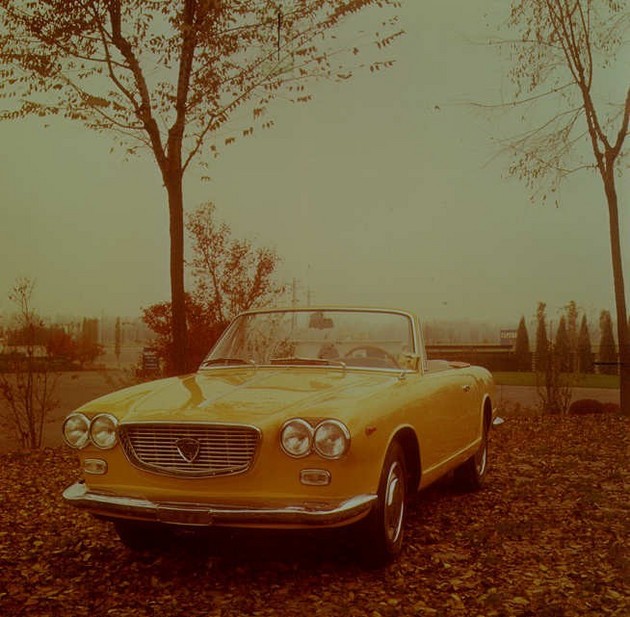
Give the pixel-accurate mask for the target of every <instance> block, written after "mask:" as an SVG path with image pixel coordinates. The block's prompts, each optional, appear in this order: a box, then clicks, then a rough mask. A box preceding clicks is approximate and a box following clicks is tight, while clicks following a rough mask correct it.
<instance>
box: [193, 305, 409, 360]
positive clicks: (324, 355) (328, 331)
mask: <svg viewBox="0 0 630 617" xmlns="http://www.w3.org/2000/svg"><path fill="white" fill-rule="evenodd" d="M414 353H416V350H415V344H414V337H413V327H412V320H411V318H410V317H409V316H408V315H406V314H404V313H396V312H387V311H355V310H312V309H311V310H286V311H269V312H260V313H249V314H244V315H241V316H240V317H238V318H237V319H236V320H234V322H233V323H232V324H231V326H230V327H229V328H228V330H227V331H226V332H225V334H224V335H223V337H222V338H221V339H220V340H219V342H218V343H217V344H216V346H215V347H214V348H213V349H212V351H211V352H210V354H209V355H208V357H207V358H206V359H205V361H204V362H203V363H202V365H201V366H202V367H204V368H207V367H220V366H230V365H242V364H255V365H264V364H266V365H283V364H284V365H290V366H296V365H304V366H340V367H361V368H385V369H399V368H402V367H403V366H405V365H406V364H405V362H404V358H405V356H406V355H407V356H408V355H409V354H414Z"/></svg>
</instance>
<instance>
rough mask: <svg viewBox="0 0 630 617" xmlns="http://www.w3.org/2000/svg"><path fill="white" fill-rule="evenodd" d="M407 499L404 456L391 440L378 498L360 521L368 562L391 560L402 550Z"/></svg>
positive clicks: (376, 564) (397, 444) (372, 563)
mask: <svg viewBox="0 0 630 617" xmlns="http://www.w3.org/2000/svg"><path fill="white" fill-rule="evenodd" d="M406 500H407V476H406V469H405V455H404V452H403V449H402V447H401V445H400V444H399V443H398V442H396V441H395V442H393V443H392V444H391V446H390V447H389V450H388V451H387V456H386V457H385V463H384V464H383V469H382V471H381V478H380V482H379V488H378V499H377V501H376V504H375V505H374V508H373V509H372V512H370V514H369V515H368V517H367V518H366V519H365V521H364V522H363V533H362V534H361V540H362V542H363V545H362V551H363V554H364V556H365V557H366V560H367V561H368V563H370V564H371V565H375V566H380V565H384V564H386V563H387V562H389V561H391V560H392V559H393V558H394V557H396V555H398V554H399V553H400V551H401V549H402V544H403V536H404V525H405V516H406V507H407V504H406Z"/></svg>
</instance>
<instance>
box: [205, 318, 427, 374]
mask: <svg viewBox="0 0 630 617" xmlns="http://www.w3.org/2000/svg"><path fill="white" fill-rule="evenodd" d="M320 311H321V312H325V313H383V314H387V315H398V316H400V317H402V318H405V319H407V321H408V325H409V328H410V343H411V346H412V349H411V350H410V351H409V356H410V357H411V358H414V357H415V358H418V362H417V366H416V367H415V368H409V367H406V366H400V367H369V366H353V365H352V364H347V365H346V363H344V362H340V361H334V360H333V361H331V362H328V363H326V362H321V363H317V364H316V365H314V364H312V363H304V364H299V363H294V362H287V363H286V364H283V363H281V362H277V361H269V362H265V363H261V364H256V363H255V362H254V361H250V363H251V366H250V368H252V367H255V368H258V367H266V368H269V367H272V368H276V369H277V368H287V367H290V368H309V369H312V368H319V369H321V368H324V369H327V370H330V369H336V370H339V369H340V368H341V369H342V370H344V371H345V370H361V371H366V370H367V371H387V372H395V373H401V372H403V373H409V372H418V371H421V372H424V366H425V362H426V361H425V358H424V354H423V353H422V350H423V346H422V335H421V333H420V332H419V326H418V321H417V319H416V318H415V316H414V315H413V314H412V313H410V312H408V311H404V310H400V309H390V308H364V307H345V306H343V307H339V306H309V307H277V308H264V309H256V310H250V311H244V312H242V313H239V314H238V315H237V316H236V317H235V318H234V319H233V320H232V321H231V322H230V324H229V325H228V327H227V328H226V329H225V330H224V331H223V333H222V334H221V336H220V337H219V338H218V339H217V341H216V343H215V344H214V345H213V346H212V348H211V349H210V351H209V352H208V354H207V355H206V357H205V358H204V360H203V361H202V362H201V364H200V367H199V369H200V370H208V369H211V370H223V369H234V368H241V369H243V368H245V367H246V366H247V365H246V364H245V363H241V362H239V363H238V364H237V363H234V364H230V363H227V362H226V363H225V364H220V363H213V362H212V360H213V358H212V355H213V353H214V351H215V349H218V348H220V346H221V345H222V343H223V342H224V341H225V340H226V339H228V338H229V337H231V336H232V333H233V331H234V330H235V328H237V327H238V326H239V322H240V320H241V319H243V318H246V317H248V316H253V315H260V314H263V315H264V314H274V313H287V314H291V313H311V314H313V313H316V312H320ZM295 359H297V358H295ZM204 365H205V366H204Z"/></svg>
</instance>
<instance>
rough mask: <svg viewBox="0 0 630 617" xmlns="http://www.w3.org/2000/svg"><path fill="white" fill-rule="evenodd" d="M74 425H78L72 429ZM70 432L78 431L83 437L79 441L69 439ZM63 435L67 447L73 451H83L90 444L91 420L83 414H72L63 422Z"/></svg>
mask: <svg viewBox="0 0 630 617" xmlns="http://www.w3.org/2000/svg"><path fill="white" fill-rule="evenodd" d="M72 423H77V424H75V426H74V428H71V424H72ZM70 431H73V432H75V431H78V432H79V433H81V436H80V437H79V438H78V439H75V440H72V439H70V437H69V434H70ZM61 433H62V435H63V440H64V442H65V443H66V445H67V446H69V447H70V448H72V449H73V450H82V449H83V448H85V447H86V446H87V445H89V443H90V420H89V418H88V417H87V416H86V415H84V414H82V413H77V412H74V413H71V414H70V415H69V416H67V417H66V419H65V420H64V421H63V425H62V427H61Z"/></svg>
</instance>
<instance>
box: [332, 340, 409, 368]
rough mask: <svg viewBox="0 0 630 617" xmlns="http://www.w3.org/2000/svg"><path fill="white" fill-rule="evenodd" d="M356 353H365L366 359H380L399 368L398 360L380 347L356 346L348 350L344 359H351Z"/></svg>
mask: <svg viewBox="0 0 630 617" xmlns="http://www.w3.org/2000/svg"><path fill="white" fill-rule="evenodd" d="M356 351H365V352H366V354H367V357H368V358H380V359H383V360H389V361H390V362H391V363H392V364H393V365H394V367H396V368H400V365H399V364H398V360H396V358H394V356H392V354H390V353H388V352H387V351H385V350H384V349H383V348H382V347H377V346H376V345H357V346H356V347H353V348H352V349H350V350H349V351H348V352H347V353H346V355H345V356H344V358H351V357H353V354H354V353H355V352H356Z"/></svg>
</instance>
